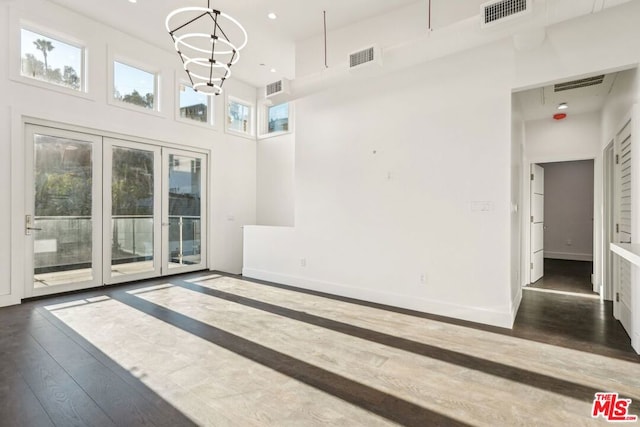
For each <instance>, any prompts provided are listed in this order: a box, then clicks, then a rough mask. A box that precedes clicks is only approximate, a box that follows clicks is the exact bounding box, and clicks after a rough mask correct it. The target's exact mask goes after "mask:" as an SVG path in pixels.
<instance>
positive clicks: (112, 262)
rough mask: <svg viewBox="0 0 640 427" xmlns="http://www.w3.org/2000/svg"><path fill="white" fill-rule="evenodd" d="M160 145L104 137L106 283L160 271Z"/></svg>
mask: <svg viewBox="0 0 640 427" xmlns="http://www.w3.org/2000/svg"><path fill="white" fill-rule="evenodd" d="M161 175H162V166H161V161H160V147H157V146H154V145H148V144H139V143H134V142H130V141H125V140H118V139H113V138H104V192H103V197H104V224H103V232H104V239H103V253H104V261H103V268H104V280H105V283H106V284H113V283H120V282H128V281H132V280H140V279H146V278H150V277H157V276H160V273H161V271H160V268H161V264H162V261H161V255H160V254H161V244H162V239H161V238H160V236H161V234H160V233H161V229H160V226H161V220H162V218H161V213H160V212H161V206H162V201H161V198H162V197H161V187H160V180H161Z"/></svg>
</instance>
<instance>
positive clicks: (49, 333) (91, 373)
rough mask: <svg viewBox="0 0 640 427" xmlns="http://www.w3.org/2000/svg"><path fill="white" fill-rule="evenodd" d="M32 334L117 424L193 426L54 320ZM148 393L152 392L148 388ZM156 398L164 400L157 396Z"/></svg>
mask: <svg viewBox="0 0 640 427" xmlns="http://www.w3.org/2000/svg"><path fill="white" fill-rule="evenodd" d="M31 335H32V336H33V337H34V338H35V339H36V340H37V341H38V343H39V344H40V345H41V346H42V347H43V348H44V349H45V350H46V351H47V352H48V353H49V355H51V357H52V358H53V359H54V360H55V361H56V362H58V363H59V364H60V366H62V368H64V369H65V371H66V372H67V373H68V374H69V375H70V376H71V377H72V378H73V379H74V380H75V381H76V383H78V385H80V387H82V389H83V390H84V391H85V392H86V393H87V394H88V395H89V396H90V397H91V398H92V399H93V400H94V401H95V402H96V404H98V406H100V408H101V409H102V410H103V411H104V412H105V413H107V414H109V417H110V418H111V419H112V420H113V421H114V422H115V423H116V424H118V425H128V426H133V425H156V426H176V425H191V422H190V420H189V419H188V418H187V417H185V416H184V415H183V414H181V413H179V411H177V410H175V409H173V408H171V407H170V406H169V405H167V404H166V402H164V401H162V403H163V404H162V405H157V404H154V403H153V402H152V401H150V400H147V399H146V398H145V397H144V396H143V395H142V394H141V393H140V392H138V391H137V390H136V389H134V388H133V387H131V386H130V384H129V383H127V382H125V381H124V380H123V379H122V378H121V377H120V376H118V375H115V374H114V372H113V371H112V370H111V369H109V368H108V367H107V366H105V365H104V364H103V363H101V362H100V361H98V360H97V359H96V358H95V357H94V356H93V355H92V354H90V353H89V352H88V351H87V350H85V349H84V348H82V347H80V345H78V344H77V343H76V342H75V341H73V340H71V339H70V338H69V337H68V336H67V335H65V334H64V333H63V332H62V331H61V330H60V329H58V328H57V327H56V326H54V325H52V324H51V323H48V324H46V325H42V326H40V327H38V328H32V329H31ZM129 375H130V374H129ZM134 380H135V381H138V382H139V380H137V379H135V378H134ZM146 392H147V393H146V394H149V393H152V392H151V391H150V390H148V389H147V390H146ZM152 400H155V401H156V402H158V401H161V399H159V397H157V396H156V399H152Z"/></svg>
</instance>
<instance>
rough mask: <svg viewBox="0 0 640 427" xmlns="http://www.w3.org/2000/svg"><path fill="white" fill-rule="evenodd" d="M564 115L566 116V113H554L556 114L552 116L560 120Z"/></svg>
mask: <svg viewBox="0 0 640 427" xmlns="http://www.w3.org/2000/svg"><path fill="white" fill-rule="evenodd" d="M566 117H567V115H566V114H565V113H556V114H554V115H553V118H554V119H555V120H562V119H564V118H566Z"/></svg>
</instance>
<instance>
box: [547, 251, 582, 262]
mask: <svg viewBox="0 0 640 427" xmlns="http://www.w3.org/2000/svg"><path fill="white" fill-rule="evenodd" d="M544 257H545V258H551V259H564V260H567V261H593V254H576V253H571V252H549V251H544Z"/></svg>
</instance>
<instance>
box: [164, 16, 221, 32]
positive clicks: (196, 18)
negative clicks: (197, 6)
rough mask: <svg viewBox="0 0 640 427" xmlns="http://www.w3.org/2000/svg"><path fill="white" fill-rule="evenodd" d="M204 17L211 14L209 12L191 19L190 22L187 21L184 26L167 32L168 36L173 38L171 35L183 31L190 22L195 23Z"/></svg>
mask: <svg viewBox="0 0 640 427" xmlns="http://www.w3.org/2000/svg"><path fill="white" fill-rule="evenodd" d="M204 15H211V14H210V13H209V12H204V13H203V14H202V15H199V16H197V17H195V18H193V19H192V20H191V21H189V22H187V23H184V24H182V25H180V26H179V27H178V28H174V29H173V30H171V31H169V34H171V35H172V36H173V33H175V32H176V31H179V30H181V29H183V28H184V27H186V26H187V25H189V24H191V23H192V22H196V21H197V20H198V19H200V18H202V17H203V16H204Z"/></svg>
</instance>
